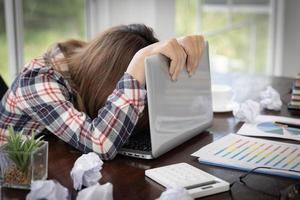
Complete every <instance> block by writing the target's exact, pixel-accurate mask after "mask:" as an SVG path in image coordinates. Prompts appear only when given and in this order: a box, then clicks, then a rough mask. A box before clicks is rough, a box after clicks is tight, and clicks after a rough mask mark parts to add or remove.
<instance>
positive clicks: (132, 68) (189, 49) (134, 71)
mask: <svg viewBox="0 0 300 200" xmlns="http://www.w3.org/2000/svg"><path fill="white" fill-rule="evenodd" d="M203 46H204V44H203V37H202V36H187V37H183V38H179V39H178V40H177V39H171V40H168V41H163V42H157V43H154V44H152V45H149V46H147V47H145V48H143V49H141V50H139V51H138V52H137V53H136V54H135V55H134V57H133V58H132V60H131V62H130V63H129V66H128V68H127V71H126V72H127V73H129V74H130V75H132V76H133V77H134V78H135V79H137V80H138V81H139V82H140V83H141V84H145V66H144V60H145V58H146V57H148V56H151V55H154V54H159V53H160V54H163V55H165V56H166V57H168V58H169V59H170V61H171V62H170V68H169V73H170V76H171V78H172V80H177V77H178V75H179V73H180V71H181V70H182V69H183V68H184V67H187V70H188V72H189V74H190V75H192V74H193V73H194V72H195V70H196V68H197V66H198V64H199V62H200V56H201V54H202V49H203Z"/></svg>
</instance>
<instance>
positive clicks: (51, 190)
mask: <svg viewBox="0 0 300 200" xmlns="http://www.w3.org/2000/svg"><path fill="white" fill-rule="evenodd" d="M40 199H45V200H57V199H61V200H67V199H70V196H69V192H68V189H67V188H65V187H64V186H62V185H61V184H60V183H59V182H57V181H53V180H45V181H34V182H33V183H31V190H30V192H29V194H28V195H27V196H26V200H40Z"/></svg>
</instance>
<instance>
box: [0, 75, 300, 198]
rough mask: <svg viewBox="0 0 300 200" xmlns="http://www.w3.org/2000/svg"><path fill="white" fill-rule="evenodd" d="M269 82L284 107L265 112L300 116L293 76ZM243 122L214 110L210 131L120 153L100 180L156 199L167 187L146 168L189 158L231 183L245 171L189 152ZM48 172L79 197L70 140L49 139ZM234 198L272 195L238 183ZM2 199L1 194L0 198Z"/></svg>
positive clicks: (10, 194) (17, 193)
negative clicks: (294, 106) (141, 153)
mask: <svg viewBox="0 0 300 200" xmlns="http://www.w3.org/2000/svg"><path fill="white" fill-rule="evenodd" d="M269 83H271V84H272V86H273V87H274V88H275V89H277V90H278V91H279V92H280V93H281V97H282V100H283V103H284V105H283V108H282V111H281V112H270V111H269V112H265V114H273V115H282V116H293V117H295V118H300V116H299V115H292V114H291V113H290V112H289V111H288V110H287V107H286V105H287V103H288V101H289V98H290V97H289V91H290V87H291V84H292V80H291V79H286V78H272V79H269ZM240 126H241V123H237V122H236V121H235V119H234V118H233V116H232V114H230V113H227V114H215V116H214V122H213V126H212V127H211V128H210V129H209V131H210V133H202V134H200V135H198V136H196V137H194V138H192V139H191V140H189V141H187V142H185V143H184V144H182V145H180V146H179V147H177V148H175V149H173V150H172V151H170V152H168V153H166V154H164V155H163V156H161V157H160V158H158V159H155V160H141V159H135V158H129V157H124V156H121V155H118V156H117V157H116V158H115V159H114V160H112V161H106V162H105V163H104V166H103V169H102V171H101V172H102V175H103V177H102V178H101V180H100V183H106V182H111V183H112V184H113V196H114V199H116V200H118V199H131V200H133V199H151V200H153V199H155V198H157V197H159V195H160V194H161V193H162V191H164V188H163V187H162V186H160V185H158V184H156V183H155V182H153V181H151V180H150V179H148V178H146V177H145V175H144V171H145V170H146V169H149V168H154V167H159V166H164V165H168V164H173V163H178V162H187V163H189V164H191V165H193V166H195V167H198V168H200V169H202V170H204V171H206V172H208V173H211V174H213V175H215V176H217V177H220V178H222V179H224V180H226V181H228V182H230V183H232V182H233V181H235V180H237V178H238V177H239V176H240V175H241V174H243V173H244V172H242V171H238V170H231V169H226V168H221V167H213V166H209V165H204V164H199V163H198V162H197V159H196V158H194V157H192V156H190V154H191V153H193V152H195V151H196V150H198V149H199V148H200V147H203V146H205V145H207V144H209V143H211V142H213V141H215V140H217V139H219V138H221V137H223V136H224V135H226V134H228V133H230V132H236V131H237V130H238V129H239V128H240ZM49 142H50V145H49V175H48V179H56V180H58V181H59V182H60V183H61V184H62V185H64V186H65V187H67V188H68V189H69V191H70V192H71V193H72V199H75V197H76V191H75V190H74V189H73V186H72V180H71V178H70V170H71V168H72V166H73V164H74V162H75V160H76V159H77V158H78V157H79V156H80V155H81V154H80V153H79V152H77V151H75V150H74V149H72V148H71V147H70V146H68V145H67V144H65V143H63V142H62V141H59V140H58V139H57V138H55V137H51V138H50V139H49ZM266 178H268V179H272V181H274V182H276V184H277V185H278V186H279V187H280V188H284V187H286V186H288V185H290V184H294V183H296V182H297V180H294V179H288V178H282V177H277V176H267V175H258V176H256V182H257V184H261V185H264V184H266V183H265V180H266ZM27 193H28V191H24V190H13V189H2V191H1V197H2V199H25V196H26V194H27ZM233 195H234V196H233V197H234V199H251V200H252V199H268V198H269V199H271V198H270V197H268V196H258V194H257V193H254V192H251V191H247V190H243V189H239V187H237V188H236V189H234V191H233ZM0 199H1V198H0ZM204 199H231V196H230V193H229V192H225V193H221V194H217V195H213V196H209V197H205V198H204Z"/></svg>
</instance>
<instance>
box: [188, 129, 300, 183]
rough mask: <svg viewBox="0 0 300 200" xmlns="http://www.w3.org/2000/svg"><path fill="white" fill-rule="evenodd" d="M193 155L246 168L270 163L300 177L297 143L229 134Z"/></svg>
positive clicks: (202, 159)
mask: <svg viewBox="0 0 300 200" xmlns="http://www.w3.org/2000/svg"><path fill="white" fill-rule="evenodd" d="M192 155H193V156H197V157H199V161H200V162H203V163H208V164H215V165H218V166H225V167H226V166H227V167H232V168H241V169H247V170H249V169H253V168H256V167H270V168H275V169H277V171H279V170H280V169H282V170H283V171H287V172H288V173H289V174H293V173H294V174H295V175H296V176H299V178H300V145H297V144H289V143H284V142H275V141H272V140H264V139H258V138H251V137H245V136H240V135H236V134H230V135H228V136H225V137H224V138H222V139H220V141H219V140H218V141H216V142H213V143H211V144H209V145H207V146H206V147H204V148H202V149H200V150H199V151H197V152H195V153H194V154H192ZM284 173H286V172H284Z"/></svg>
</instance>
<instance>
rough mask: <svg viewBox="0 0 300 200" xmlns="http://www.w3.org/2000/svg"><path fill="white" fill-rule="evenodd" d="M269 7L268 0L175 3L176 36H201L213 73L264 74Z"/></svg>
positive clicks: (194, 0) (190, 0) (212, 0)
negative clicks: (200, 34) (204, 38)
mask: <svg viewBox="0 0 300 200" xmlns="http://www.w3.org/2000/svg"><path fill="white" fill-rule="evenodd" d="M269 4H270V2H269V1H268V0H265V1H249V0H238V1H237V0H235V1H233V0H227V1H226V0H225V1H224V0H223V1H214V0H202V1H201V0H188V1H182V0H177V1H176V33H177V35H179V36H180V35H187V34H195V33H202V34H204V36H205V37H206V40H208V42H209V44H210V57H211V68H212V71H215V72H224V73H226V72H246V73H259V74H266V73H267V68H268V59H269V57H268V53H269V52H268V49H269V48H268V45H269V44H270V42H269V24H270V11H271V9H270V5H269Z"/></svg>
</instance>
